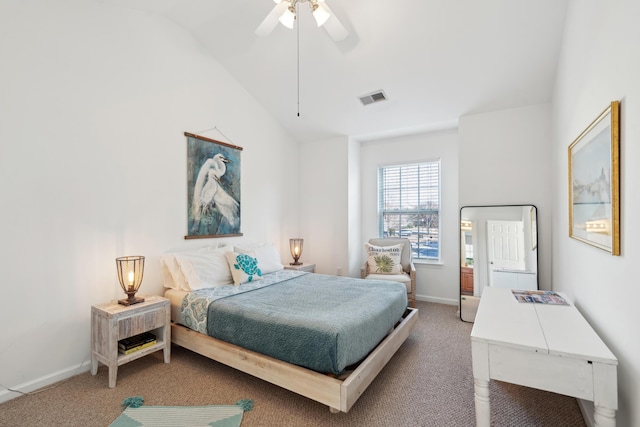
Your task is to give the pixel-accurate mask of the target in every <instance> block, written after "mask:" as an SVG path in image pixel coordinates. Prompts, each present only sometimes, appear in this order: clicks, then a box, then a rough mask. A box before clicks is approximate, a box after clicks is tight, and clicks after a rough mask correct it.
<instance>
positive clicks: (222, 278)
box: [174, 246, 233, 291]
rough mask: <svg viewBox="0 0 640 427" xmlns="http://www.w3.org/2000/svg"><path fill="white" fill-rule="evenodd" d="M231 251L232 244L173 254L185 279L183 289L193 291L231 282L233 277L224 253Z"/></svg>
mask: <svg viewBox="0 0 640 427" xmlns="http://www.w3.org/2000/svg"><path fill="white" fill-rule="evenodd" d="M231 251H233V246H225V247H222V248H217V249H209V250H206V251H195V252H178V253H176V254H174V255H175V258H176V261H177V263H178V265H179V266H180V270H181V271H182V274H183V275H184V278H185V281H186V287H187V289H184V290H186V291H195V290H198V289H203V288H213V287H216V286H223V285H230V284H232V283H233V277H231V271H230V270H229V264H228V263H227V259H226V258H225V255H224V254H225V253H226V252H231Z"/></svg>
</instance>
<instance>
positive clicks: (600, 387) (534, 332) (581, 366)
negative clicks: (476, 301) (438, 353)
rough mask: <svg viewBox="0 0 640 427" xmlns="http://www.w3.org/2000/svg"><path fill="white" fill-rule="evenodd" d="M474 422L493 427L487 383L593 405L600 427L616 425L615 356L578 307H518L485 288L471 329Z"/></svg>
mask: <svg viewBox="0 0 640 427" xmlns="http://www.w3.org/2000/svg"><path fill="white" fill-rule="evenodd" d="M471 354H472V360H473V377H474V384H475V404H476V422H477V425H478V426H479V427H488V426H489V425H490V411H489V380H490V379H495V380H498V381H505V382H509V383H513V384H519V385H523V386H527V387H533V388H537V389H540V390H546V391H551V392H554V393H560V394H564V395H568V396H573V397H576V398H579V399H585V400H590V401H593V402H594V406H595V411H594V421H595V425H596V426H607V427H609V426H611V427H613V426H615V423H616V418H615V417H616V410H617V409H618V385H617V373H616V371H617V365H618V361H617V359H616V357H615V356H614V355H613V353H611V351H609V349H608V348H607V346H606V345H605V344H604V343H603V342H602V340H601V339H600V337H598V335H597V334H596V333H595V331H594V330H593V329H592V328H591V326H589V324H588V323H587V321H586V320H585V319H584V317H582V315H581V314H580V312H579V311H578V309H576V308H575V306H573V305H571V306H563V305H549V304H534V303H520V302H518V301H516V299H515V298H514V296H513V294H512V293H511V290H510V289H500V288H490V287H485V289H484V291H483V294H482V298H481V299H480V306H479V307H478V314H477V315H476V319H475V323H474V325H473V329H472V330H471Z"/></svg>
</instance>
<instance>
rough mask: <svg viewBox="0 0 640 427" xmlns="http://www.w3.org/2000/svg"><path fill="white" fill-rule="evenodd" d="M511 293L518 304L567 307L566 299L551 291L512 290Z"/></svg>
mask: <svg viewBox="0 0 640 427" xmlns="http://www.w3.org/2000/svg"><path fill="white" fill-rule="evenodd" d="M511 292H512V293H513V296H514V297H515V298H516V300H517V301H518V302H532V303H536V304H552V305H569V303H568V302H567V300H566V299H564V298H563V297H562V296H561V295H560V294H559V293H557V292H553V291H528V290H518V289H512V290H511Z"/></svg>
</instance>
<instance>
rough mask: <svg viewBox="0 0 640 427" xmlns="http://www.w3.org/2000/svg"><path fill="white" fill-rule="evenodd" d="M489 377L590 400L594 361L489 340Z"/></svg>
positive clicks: (591, 396)
mask: <svg viewBox="0 0 640 427" xmlns="http://www.w3.org/2000/svg"><path fill="white" fill-rule="evenodd" d="M489 377H490V378H492V379H495V380H498V381H505V382H509V383H513V384H519V385H523V386H527V387H533V388H537V389H540V390H547V391H551V392H554V393H560V394H564V395H567V396H573V397H577V398H580V399H587V400H590V401H593V365H592V364H590V363H589V362H587V361H585V360H577V359H571V358H567V357H560V356H555V355H549V354H545V353H536V352H533V351H526V350H521V349H517V348H511V347H503V346H497V345H492V344H490V345H489Z"/></svg>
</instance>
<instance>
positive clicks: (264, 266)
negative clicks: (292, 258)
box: [235, 243, 284, 274]
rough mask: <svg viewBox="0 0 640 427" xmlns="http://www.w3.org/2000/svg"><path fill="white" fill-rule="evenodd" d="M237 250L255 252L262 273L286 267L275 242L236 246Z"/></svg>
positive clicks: (245, 252) (248, 252)
mask: <svg viewBox="0 0 640 427" xmlns="http://www.w3.org/2000/svg"><path fill="white" fill-rule="evenodd" d="M235 250H236V252H239V253H241V254H253V255H254V256H255V257H256V259H257V260H258V267H259V268H260V271H262V274H268V273H273V272H274V271H280V270H282V269H284V266H283V265H282V262H281V261H280V254H279V253H278V250H277V249H276V247H275V246H274V245H273V243H263V244H260V245H256V246H244V247H240V246H235Z"/></svg>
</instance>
